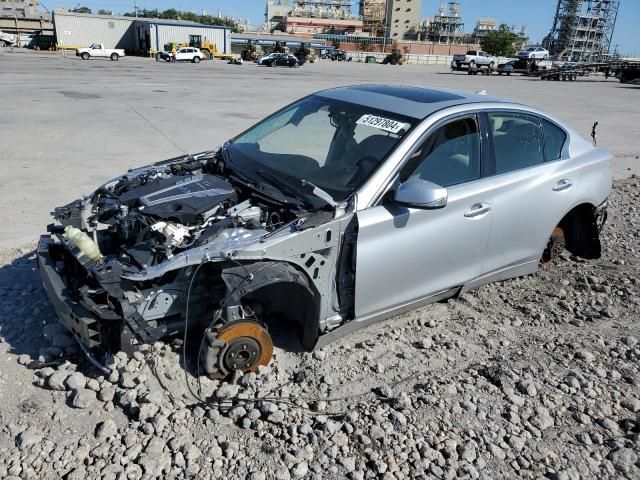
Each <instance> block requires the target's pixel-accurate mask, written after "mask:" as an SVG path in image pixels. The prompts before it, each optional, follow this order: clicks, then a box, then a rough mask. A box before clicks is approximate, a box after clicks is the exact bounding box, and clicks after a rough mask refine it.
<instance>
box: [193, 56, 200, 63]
mask: <svg viewBox="0 0 640 480" xmlns="http://www.w3.org/2000/svg"><path fill="white" fill-rule="evenodd" d="M192 62H193V63H200V57H193V60H192Z"/></svg>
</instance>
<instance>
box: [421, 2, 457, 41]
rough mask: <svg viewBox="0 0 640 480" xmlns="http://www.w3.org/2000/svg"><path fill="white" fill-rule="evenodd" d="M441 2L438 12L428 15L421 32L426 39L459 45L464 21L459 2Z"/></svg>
mask: <svg viewBox="0 0 640 480" xmlns="http://www.w3.org/2000/svg"><path fill="white" fill-rule="evenodd" d="M448 7H449V8H447V5H446V4H445V3H441V4H440V7H439V8H438V14H437V15H435V16H433V17H429V18H427V19H426V21H425V22H424V24H423V32H424V37H425V39H426V40H429V41H431V42H435V43H442V44H446V45H459V44H461V43H463V41H464V22H463V21H462V17H461V15H460V4H459V3H458V2H449V5H448Z"/></svg>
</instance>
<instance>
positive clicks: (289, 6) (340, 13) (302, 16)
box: [265, 0, 362, 34]
mask: <svg viewBox="0 0 640 480" xmlns="http://www.w3.org/2000/svg"><path fill="white" fill-rule="evenodd" d="M265 17H266V18H265V20H266V23H267V25H268V27H269V31H271V32H277V31H280V32H286V33H291V34H300V33H303V34H322V33H327V34H346V33H360V32H362V19H361V17H360V16H359V15H356V14H353V13H352V12H351V1H350V0H293V1H291V2H290V1H289V0H269V1H268V2H267V9H266V12H265Z"/></svg>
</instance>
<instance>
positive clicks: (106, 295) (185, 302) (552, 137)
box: [37, 85, 611, 377]
mask: <svg viewBox="0 0 640 480" xmlns="http://www.w3.org/2000/svg"><path fill="white" fill-rule="evenodd" d="M307 139H313V141H307ZM610 162H611V154H610V153H608V152H607V151H605V150H602V149H600V148H596V147H595V146H593V145H592V143H591V142H589V141H588V140H586V139H584V138H583V137H582V136H580V134H579V133H577V132H576V131H575V130H573V129H572V128H571V127H570V126H568V125H567V124H565V123H564V122H562V121H560V120H557V119H556V118H554V117H552V116H549V115H547V114H545V113H543V112H541V111H540V110H537V109H534V108H530V107H527V106H524V105H519V104H514V103H511V102H508V101H503V100H500V99H497V98H491V97H488V96H486V95H479V94H467V93H462V92H452V91H449V90H431V89H422V88H418V87H398V86H382V85H357V86H351V87H340V88H334V89H330V90H325V91H322V92H318V93H316V94H313V95H310V96H308V97H305V98H303V99H301V100H298V101H296V102H294V103H293V104H291V105H289V106H286V107H284V108H283V109H282V110H279V111H278V112H276V113H274V114H272V115H271V116H269V117H267V118H266V119H265V120H263V121H261V122H259V123H258V124H257V125H255V126H254V127H251V128H249V129H248V130H246V131H245V132H243V133H241V134H239V135H237V136H236V137H234V138H233V139H231V140H229V141H228V142H227V143H226V144H224V146H223V147H221V148H220V149H219V150H216V151H209V152H203V153H198V154H193V155H184V156H181V157H177V158H173V159H170V160H166V161H163V162H159V163H155V164H153V165H150V166H147V167H142V168H136V169H133V170H129V171H128V172H126V173H125V174H123V175H121V176H118V177H116V178H114V179H113V180H110V181H108V182H107V183H105V184H104V185H102V186H100V187H99V188H98V189H97V190H96V191H95V192H93V193H91V194H89V195H87V196H85V197H83V198H81V199H78V200H75V201H73V202H71V203H69V204H68V205H65V206H62V207H59V208H56V209H55V210H54V212H53V216H54V219H55V223H53V224H51V225H50V226H49V227H48V232H49V233H48V234H47V235H43V236H42V237H41V239H40V242H39V245H38V248H37V258H38V264H39V268H40V273H41V275H42V279H43V283H44V285H45V287H46V290H47V292H48V295H49V298H50V299H51V302H52V304H53V306H54V308H55V310H56V311H57V313H58V316H59V317H60V318H61V320H62V322H63V324H64V325H66V326H67V328H68V329H69V330H70V331H71V332H72V334H73V335H74V336H75V337H76V338H77V339H78V340H79V341H80V342H81V344H82V345H84V347H85V349H86V350H91V349H93V351H94V352H96V353H97V352H99V351H100V349H103V350H109V351H113V350H115V349H118V348H125V349H131V348H132V344H140V343H149V342H154V341H156V340H157V339H159V338H162V337H165V336H170V335H177V334H184V335H187V333H185V329H186V328H187V329H188V332H189V333H190V334H191V335H192V337H193V336H197V337H198V338H200V339H201V341H200V350H199V353H196V352H192V354H193V357H196V356H198V358H200V360H201V367H200V368H202V371H204V372H206V373H207V374H209V375H213V376H217V377H226V376H229V375H231V374H232V373H233V372H234V371H236V370H241V371H254V370H256V369H257V367H258V366H259V365H264V364H266V363H268V362H269V359H270V357H271V352H272V339H271V336H270V334H269V330H268V328H269V325H270V324H271V325H273V323H272V322H277V323H278V324H281V325H282V324H283V323H285V322H290V323H289V326H287V327H280V328H286V329H289V330H290V331H297V332H299V335H300V341H301V344H302V345H303V346H304V347H306V348H308V349H313V348H320V347H322V346H324V345H326V344H328V343H329V342H331V341H333V340H336V339H338V338H340V337H342V336H344V335H346V334H348V333H350V332H353V331H354V330H356V329H358V328H361V327H364V326H367V325H371V324H372V323H374V322H379V321H381V320H383V319H386V318H389V317H391V316H393V315H396V314H398V313H400V312H403V311H406V310H409V309H412V308H416V307H417V306H419V305H424V304H427V303H430V302H435V301H440V300H444V299H447V298H450V297H455V296H457V295H460V294H461V293H463V292H465V291H467V290H469V289H472V288H476V287H478V286H480V285H483V284H486V283H489V282H495V281H501V280H505V279H508V278H512V277H517V276H521V275H527V274H531V273H533V272H535V271H536V270H537V269H538V268H539V266H540V265H541V264H548V263H550V262H552V260H554V256H555V255H556V254H557V253H558V252H559V251H560V250H561V249H562V248H563V247H564V248H566V249H567V250H568V251H569V252H571V253H572V254H573V255H575V256H578V257H582V258H584V259H594V258H598V257H599V256H600V254H601V246H600V240H599V234H600V230H601V228H602V227H603V224H604V222H605V219H606V206H607V198H608V196H609V194H610V191H611V171H610ZM556 260H557V257H556ZM570 265H571V264H567V265H566V268H570ZM187 345H189V343H187V344H185V348H187ZM185 354H186V353H185Z"/></svg>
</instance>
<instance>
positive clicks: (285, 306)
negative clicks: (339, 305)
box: [222, 262, 320, 350]
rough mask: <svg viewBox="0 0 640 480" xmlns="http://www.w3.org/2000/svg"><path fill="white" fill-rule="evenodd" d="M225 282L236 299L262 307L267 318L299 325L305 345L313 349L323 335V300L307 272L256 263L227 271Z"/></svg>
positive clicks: (284, 265)
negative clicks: (280, 318)
mask: <svg viewBox="0 0 640 480" xmlns="http://www.w3.org/2000/svg"><path fill="white" fill-rule="evenodd" d="M248 278H250V281H246V279H248ZM222 279H223V280H224V282H225V284H226V285H227V289H228V291H229V292H231V293H230V297H231V299H232V300H234V301H235V302H237V303H252V304H254V305H258V306H259V307H260V308H261V309H263V312H261V313H260V314H263V315H265V316H269V315H271V314H279V315H282V316H284V317H286V318H287V319H289V320H291V321H293V322H295V323H296V324H297V325H298V327H299V333H300V337H301V342H302V345H303V346H304V347H305V348H307V349H309V350H311V349H313V347H314V346H315V344H316V342H317V340H318V335H319V311H318V309H319V305H320V300H319V295H318V293H317V291H316V290H315V288H313V286H312V284H311V282H310V280H309V279H308V278H307V276H306V275H305V274H304V273H303V272H301V271H300V270H298V269H297V268H296V267H294V266H293V265H291V264H288V263H284V262H255V263H250V264H241V265H238V266H234V267H231V268H227V269H224V270H223V272H222Z"/></svg>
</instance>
